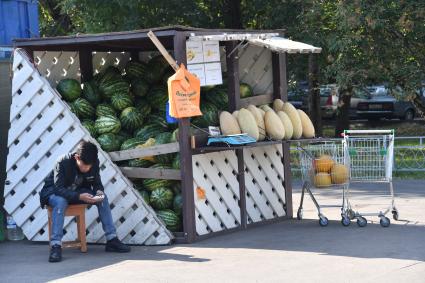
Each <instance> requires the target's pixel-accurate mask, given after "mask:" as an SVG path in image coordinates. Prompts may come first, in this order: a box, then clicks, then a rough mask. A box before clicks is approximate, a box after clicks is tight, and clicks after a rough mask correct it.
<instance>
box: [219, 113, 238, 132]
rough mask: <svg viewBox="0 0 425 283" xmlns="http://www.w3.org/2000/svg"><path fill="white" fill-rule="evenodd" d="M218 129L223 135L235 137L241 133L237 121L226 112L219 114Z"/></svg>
mask: <svg viewBox="0 0 425 283" xmlns="http://www.w3.org/2000/svg"><path fill="white" fill-rule="evenodd" d="M220 129H221V133H222V134H223V135H237V134H240V133H241V128H240V127H239V124H238V121H237V120H236V118H235V117H233V116H232V114H230V113H229V112H227V111H223V112H221V113H220Z"/></svg>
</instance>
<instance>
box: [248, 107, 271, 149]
mask: <svg viewBox="0 0 425 283" xmlns="http://www.w3.org/2000/svg"><path fill="white" fill-rule="evenodd" d="M247 109H248V111H249V112H251V114H252V115H253V116H254V118H255V122H256V123H257V126H258V132H259V133H260V137H259V138H258V140H260V141H263V140H264V139H265V138H266V126H265V125H264V118H263V115H261V112H260V111H259V110H258V108H257V107H255V106H254V105H249V106H248V107H247Z"/></svg>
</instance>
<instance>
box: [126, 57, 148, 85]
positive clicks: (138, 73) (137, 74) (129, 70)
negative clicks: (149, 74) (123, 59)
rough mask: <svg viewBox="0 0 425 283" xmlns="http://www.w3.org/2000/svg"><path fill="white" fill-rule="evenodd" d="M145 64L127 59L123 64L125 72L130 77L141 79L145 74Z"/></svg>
mask: <svg viewBox="0 0 425 283" xmlns="http://www.w3.org/2000/svg"><path fill="white" fill-rule="evenodd" d="M146 71H147V66H146V64H145V63H143V62H138V61H129V62H128V63H127V65H126V66H125V73H126V75H127V76H128V77H129V78H130V79H131V80H135V79H141V78H143V77H144V76H145V74H146Z"/></svg>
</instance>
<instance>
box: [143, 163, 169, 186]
mask: <svg viewBox="0 0 425 283" xmlns="http://www.w3.org/2000/svg"><path fill="white" fill-rule="evenodd" d="M150 168H152V167H150ZM173 183H174V181H173V180H161V179H144V180H143V186H144V187H145V188H146V189H147V190H149V191H151V192H153V191H154V190H156V189H157V188H168V187H171V186H172V185H173Z"/></svg>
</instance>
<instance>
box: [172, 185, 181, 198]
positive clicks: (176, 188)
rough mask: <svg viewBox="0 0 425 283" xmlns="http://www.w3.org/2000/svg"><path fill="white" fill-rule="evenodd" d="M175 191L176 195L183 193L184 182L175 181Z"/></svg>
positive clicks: (173, 187) (173, 186)
mask: <svg viewBox="0 0 425 283" xmlns="http://www.w3.org/2000/svg"><path fill="white" fill-rule="evenodd" d="M171 188H172V189H173V192H174V194H175V195H178V194H181V193H182V184H181V183H180V182H175V183H174V184H173V185H172V187H171Z"/></svg>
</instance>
